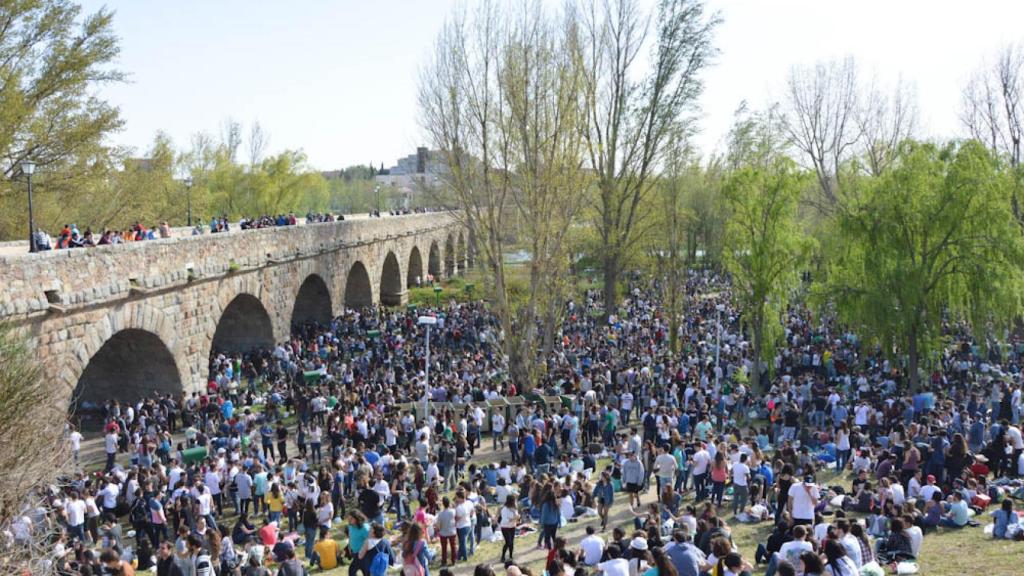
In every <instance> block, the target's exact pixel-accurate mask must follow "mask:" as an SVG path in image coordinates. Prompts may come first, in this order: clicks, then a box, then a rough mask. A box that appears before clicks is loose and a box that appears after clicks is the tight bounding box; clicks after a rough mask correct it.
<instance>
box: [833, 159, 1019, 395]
mask: <svg viewBox="0 0 1024 576" xmlns="http://www.w3.org/2000/svg"><path fill="white" fill-rule="evenodd" d="M1012 183H1013V176H1012V175H1011V174H1009V173H1008V171H1007V170H1003V169H1002V168H1001V166H1000V164H999V161H998V160H997V159H996V158H995V157H994V156H993V154H992V153H991V152H990V151H988V150H987V149H986V148H985V147H984V146H983V145H982V144H981V143H979V142H977V141H969V142H966V143H963V144H947V145H945V146H937V145H935V144H926V143H918V142H913V141H906V142H904V143H903V144H902V146H901V147H900V151H899V154H898V155H897V157H896V159H895V161H894V163H893V165H892V167H891V168H890V169H889V171H888V172H886V173H885V174H883V176H882V177H880V178H878V179H873V180H865V181H861V183H860V185H859V186H858V187H857V189H856V190H855V194H854V195H852V196H851V197H850V202H849V204H848V205H847V206H846V207H844V209H843V210H842V211H841V212H840V213H839V215H838V217H837V222H838V226H839V228H838V233H839V236H840V238H841V242H839V243H837V246H839V247H841V250H842V251H841V252H840V253H839V254H836V255H835V258H834V260H833V262H832V263H831V265H830V267H829V276H828V280H827V284H826V285H825V288H826V289H827V293H828V295H829V296H830V299H831V301H832V302H834V304H835V305H836V308H837V311H838V312H839V314H840V316H841V317H842V318H843V320H845V321H846V322H848V323H849V324H850V325H851V326H853V327H854V328H855V329H856V330H857V331H858V332H859V333H862V334H864V336H865V337H866V339H867V341H869V342H873V343H875V344H878V345H881V346H882V348H883V350H884V351H885V352H886V353H887V354H889V355H890V356H894V355H897V354H898V355H900V356H905V357H906V360H907V372H908V377H909V382H910V384H911V386H912V387H916V385H917V383H918V379H919V374H918V368H919V366H920V360H921V358H922V357H927V355H928V354H929V353H930V352H932V351H934V350H935V347H936V345H937V344H938V343H939V340H940V338H941V330H942V325H943V322H944V321H953V322H957V321H962V322H965V323H966V324H967V325H969V326H970V327H971V328H972V329H973V330H974V331H975V332H976V335H977V336H979V337H984V336H987V335H988V332H987V330H990V329H994V328H999V327H1005V326H1006V325H1008V324H1009V323H1010V322H1011V321H1012V319H1013V318H1014V317H1015V316H1016V314H1017V313H1019V311H1020V310H1021V296H1020V295H1021V289H1022V288H1024V284H1022V282H1024V268H1022V266H1024V239H1022V237H1021V234H1020V228H1019V227H1018V226H1017V225H1016V224H1015V222H1016V220H1015V217H1014V213H1013V209H1012V203H1011V202H1010V197H1011V195H1012V194H1013V192H1012V191H1013V186H1012Z"/></svg>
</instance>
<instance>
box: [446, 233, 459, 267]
mask: <svg viewBox="0 0 1024 576" xmlns="http://www.w3.org/2000/svg"><path fill="white" fill-rule="evenodd" d="M457 271H458V270H457V268H456V267H455V243H454V242H453V241H452V235H451V234H449V235H448V236H447V237H446V238H445V239H444V277H445V278H451V277H452V276H455V274H456V272H457Z"/></svg>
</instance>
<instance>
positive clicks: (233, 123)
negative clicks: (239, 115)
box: [220, 118, 242, 164]
mask: <svg viewBox="0 0 1024 576" xmlns="http://www.w3.org/2000/svg"><path fill="white" fill-rule="evenodd" d="M220 145H221V146H222V147H223V148H224V151H225V153H226V154H227V157H228V160H230V161H231V163H232V164H233V163H235V161H237V160H238V149H239V148H241V147H242V124H241V123H240V122H239V121H238V120H235V119H234V118H226V119H225V120H224V122H223V123H222V124H221V127H220Z"/></svg>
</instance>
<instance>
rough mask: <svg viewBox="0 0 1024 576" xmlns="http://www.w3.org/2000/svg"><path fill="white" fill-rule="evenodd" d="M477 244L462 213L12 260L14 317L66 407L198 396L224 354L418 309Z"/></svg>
mask: <svg viewBox="0 0 1024 576" xmlns="http://www.w3.org/2000/svg"><path fill="white" fill-rule="evenodd" d="M469 246H470V238H469V234H468V231H467V230H466V229H465V228H464V227H463V225H462V224H461V223H460V222H459V221H458V220H457V219H456V218H455V217H454V216H453V215H451V214H447V213H433V214H413V215H408V216H397V217H385V218H374V219H365V220H349V221H344V222H331V223H323V224H309V225H302V226H292V227H286V228H266V229H261V230H249V231H243V232H237V233H232V234H210V235H203V236H190V237H181V238H169V239H165V240H151V241H146V242H138V243H130V244H124V245H118V246H101V247H97V248H92V249H75V250H61V251H51V252H42V253H37V254H31V255H29V254H24V255H19V256H8V257H0V321H6V322H10V323H12V324H14V325H15V326H17V327H18V329H19V330H21V331H22V332H23V333H24V334H25V335H26V336H27V337H28V339H29V342H30V345H31V346H32V348H33V349H34V351H35V353H36V357H37V358H38V360H39V363H40V366H41V368H42V371H43V374H44V377H45V378H46V379H47V380H49V381H51V382H52V383H53V385H54V387H55V389H56V390H57V397H58V398H59V399H60V401H61V402H64V403H65V404H66V405H71V404H73V403H77V402H79V401H85V402H97V401H102V399H105V398H107V397H116V398H120V399H123V400H131V399H133V398H137V397H140V396H143V395H150V394H152V393H180V392H186V393H187V392H192V391H197V390H201V389H202V387H203V385H204V383H205V380H206V377H207V364H208V358H209V355H210V352H211V351H212V350H226V351H246V350H249V349H251V348H254V347H261V346H269V345H272V344H273V343H275V342H279V341H283V340H285V339H287V337H288V335H289V333H290V330H291V325H292V323H293V321H305V320H323V321H326V320H329V319H330V318H331V317H332V316H335V315H338V314H340V313H341V311H342V310H343V309H344V308H345V307H350V308H351V307H359V306H369V305H372V304H380V303H384V304H387V305H401V304H404V303H405V302H406V301H407V287H408V286H409V285H411V284H412V283H413V282H414V281H415V280H416V278H421V279H425V278H426V276H427V274H428V273H431V274H434V275H435V276H441V275H444V276H452V275H455V274H458V273H459V272H460V271H461V270H462V269H463V268H465V267H466V266H467V265H469V264H470V263H471V249H470V248H469ZM425 264H426V266H425Z"/></svg>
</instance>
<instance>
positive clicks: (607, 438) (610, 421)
mask: <svg viewBox="0 0 1024 576" xmlns="http://www.w3.org/2000/svg"><path fill="white" fill-rule="evenodd" d="M617 423H618V416H617V414H616V413H615V411H614V410H611V409H609V410H608V412H606V413H605V415H604V445H605V446H611V445H612V439H613V437H614V436H615V425H616V424H617Z"/></svg>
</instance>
